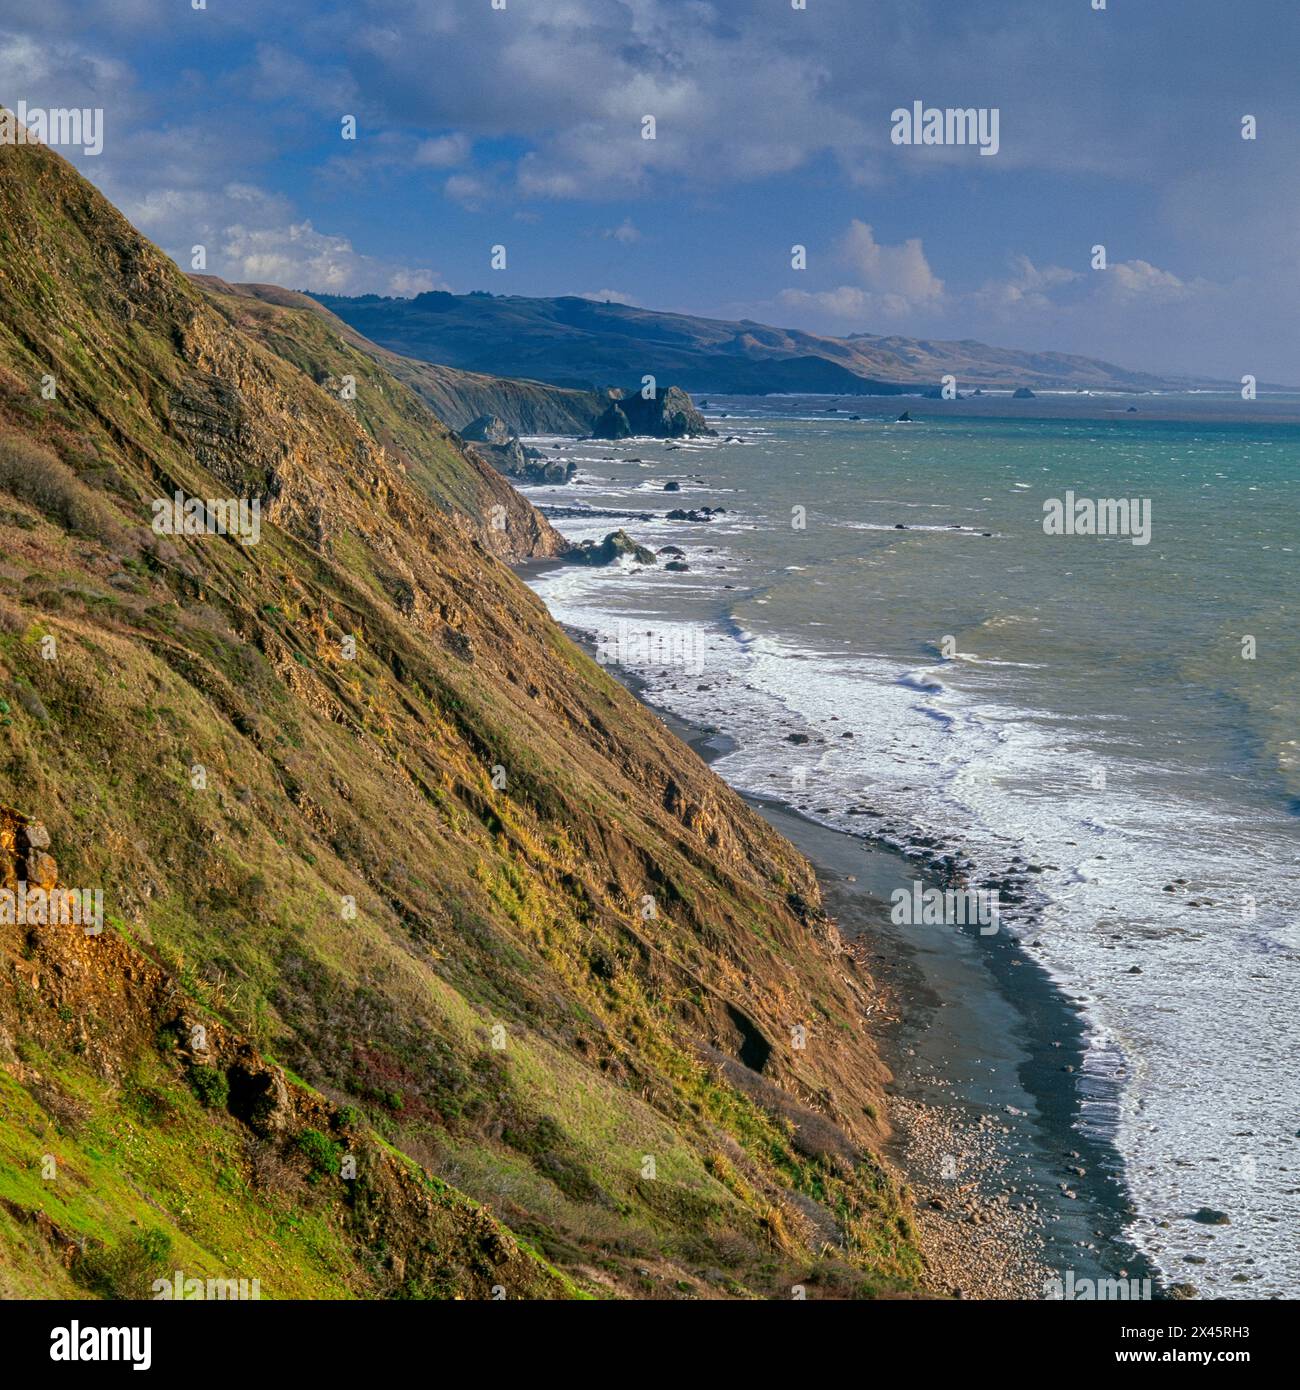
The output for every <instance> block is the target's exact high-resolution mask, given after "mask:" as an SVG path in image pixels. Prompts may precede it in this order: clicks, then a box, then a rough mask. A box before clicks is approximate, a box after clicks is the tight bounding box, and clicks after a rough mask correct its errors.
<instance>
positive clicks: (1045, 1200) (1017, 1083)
mask: <svg viewBox="0 0 1300 1390" xmlns="http://www.w3.org/2000/svg"><path fill="white" fill-rule="evenodd" d="M551 563H554V562H551ZM547 567H549V565H548V566H547ZM523 568H524V573H525V574H527V573H530V572H533V571H534V566H526V567H523ZM567 630H568V631H569V634H570V636H571V637H573V638H574V639H575V640H576V641H578V642H579V643H580V645H582V646H583V647H584V648H585V649H586V650H587V651H588V652H592V651H593V646H592V642H591V638H590V634H587V633H583V632H580V631H576V630H574V629H571V628H570V629H567ZM609 669H610V670H611V674H614V675H616V676H617V677H618V678H619V679H620V680H621V681H622V682H623V683H624V684H625V685H627V686H628V688H629V689H631V690H632V691H633V693H634V694H637V695H638V697H639V698H642V699H644V687H643V685H642V683H641V682H640V681H639V680H638V678H637V677H636V676H635V675H634V674H632V673H630V672H627V671H623V670H619V669H618V668H614V667H611V668H609ZM650 708H652V709H653V710H654V712H655V713H656V715H658V717H659V718H661V719H662V720H663V722H664V723H665V724H666V725H667V727H668V728H669V729H670V730H672V732H674V733H675V734H677V735H678V737H680V738H681V739H682V740H683V741H684V742H686V743H687V744H688V745H689V746H690V747H691V748H693V749H694V750H695V752H697V753H698V754H699V755H700V756H701V757H702V758H703V759H704V760H705V761H706V762H712V761H714V760H715V759H717V758H718V757H721V756H723V755H724V754H725V753H726V752H728V751H730V749H731V748H733V747H734V746H735V744H734V741H733V740H732V739H731V738H730V737H729V736H728V735H727V734H725V733H723V732H720V731H718V730H716V729H711V728H699V727H695V726H693V725H691V724H688V723H687V722H686V721H684V720H681V719H680V718H678V717H677V716H676V715H674V714H672V713H671V712H669V711H665V710H663V709H661V708H658V707H656V706H653V705H651V706H650ZM746 800H748V801H749V802H750V803H751V804H752V805H753V806H754V807H755V809H756V810H758V811H759V813H760V814H762V815H763V816H764V817H765V818H766V819H768V820H769V821H770V822H771V823H772V824H773V825H774V826H775V828H776V829H777V830H779V831H780V832H781V833H782V834H783V835H784V836H785V837H786V839H788V840H790V841H791V842H792V843H793V844H794V845H795V846H796V847H797V848H798V849H800V850H801V851H802V852H803V853H804V854H805V856H806V857H807V858H808V859H809V860H810V861H811V862H812V864H813V866H814V868H815V869H816V871H817V876H818V879H819V881H820V883H821V886H822V891H823V899H824V902H825V906H826V909H827V911H828V912H829V913H830V915H831V917H832V918H833V919H834V921H835V922H836V924H837V926H838V928H839V930H840V932H841V935H842V936H843V937H844V939H845V941H846V943H847V945H848V947H849V949H850V951H851V952H852V953H853V955H854V957H855V958H856V959H857V961H858V963H859V965H860V966H861V967H862V969H863V970H864V972H865V973H866V974H867V975H869V976H870V977H871V979H872V981H873V982H874V984H875V986H876V994H877V998H878V1004H877V1005H876V1007H875V1008H874V1009H873V1011H872V1015H871V1017H870V1018H866V1019H864V1020H863V1023H864V1027H865V1028H867V1029H868V1030H869V1032H870V1035H871V1038H872V1041H873V1042H874V1044H875V1045H876V1047H877V1048H878V1050H879V1051H880V1053H881V1056H882V1058H883V1059H884V1061H885V1062H886V1064H887V1065H888V1067H889V1068H890V1070H891V1072H892V1073H893V1076H894V1080H893V1084H892V1086H891V1087H890V1090H889V1114H888V1119H889V1123H890V1126H891V1128H892V1132H893V1134H892V1138H891V1140H890V1143H889V1146H888V1151H887V1155H886V1157H887V1159H888V1161H889V1162H890V1163H891V1164H892V1165H893V1166H894V1167H895V1169H896V1170H897V1171H898V1172H899V1174H900V1176H901V1177H902V1179H903V1180H904V1181H905V1182H906V1184H907V1185H908V1187H909V1189H910V1191H911V1194H912V1198H913V1202H914V1208H915V1224H916V1229H917V1232H918V1240H919V1243H920V1245H921V1247H922V1249H923V1251H924V1253H925V1257H926V1259H927V1261H928V1263H929V1266H930V1269H931V1271H932V1289H933V1292H934V1294H935V1295H936V1296H941V1297H944V1296H946V1297H951V1298H961V1299H1026V1300H1035V1299H1043V1298H1045V1297H1049V1296H1050V1294H1049V1290H1050V1288H1051V1285H1052V1282H1053V1281H1055V1280H1061V1281H1064V1280H1065V1279H1066V1278H1067V1276H1070V1275H1072V1276H1073V1277H1074V1279H1075V1280H1076V1281H1077V1280H1080V1279H1121V1280H1126V1281H1137V1285H1138V1286H1142V1281H1150V1283H1149V1285H1148V1286H1147V1287H1149V1290H1150V1293H1149V1295H1148V1296H1150V1297H1153V1298H1161V1297H1169V1296H1173V1297H1191V1296H1195V1293H1194V1290H1192V1289H1191V1288H1190V1287H1189V1286H1178V1287H1177V1288H1176V1289H1169V1290H1166V1289H1164V1288H1163V1287H1162V1285H1161V1282H1160V1280H1159V1277H1158V1275H1157V1273H1156V1271H1155V1270H1154V1269H1153V1268H1152V1267H1151V1266H1150V1264H1149V1263H1148V1261H1147V1260H1146V1259H1145V1258H1144V1257H1143V1256H1142V1255H1141V1254H1140V1253H1139V1252H1137V1251H1136V1250H1135V1249H1134V1248H1133V1247H1132V1246H1131V1244H1130V1243H1129V1242H1128V1240H1127V1237H1126V1235H1125V1226H1126V1223H1127V1221H1128V1219H1129V1217H1130V1216H1131V1214H1132V1208H1131V1206H1130V1205H1129V1203H1128V1197H1127V1192H1126V1189H1125V1187H1124V1182H1123V1173H1122V1168H1121V1165H1120V1160H1119V1157H1118V1154H1117V1153H1116V1152H1115V1150H1114V1149H1113V1146H1111V1145H1110V1144H1109V1143H1108V1142H1107V1141H1105V1140H1104V1139H1100V1138H1097V1137H1095V1136H1093V1137H1089V1136H1088V1135H1087V1134H1085V1133H1083V1132H1081V1131H1080V1129H1079V1128H1078V1127H1077V1126H1076V1124H1075V1121H1076V1119H1077V1116H1078V1113H1079V1109H1080V1094H1079V1077H1080V1074H1081V1062H1082V1057H1083V1053H1084V1051H1085V1049H1086V1047H1087V1039H1086V1036H1085V1034H1084V1029H1083V1024H1082V1021H1081V1019H1080V1016H1079V1010H1078V1009H1077V1007H1076V1006H1074V1005H1073V1004H1072V1003H1071V1001H1069V1000H1067V999H1066V998H1064V997H1063V996H1062V995H1061V994H1060V992H1059V990H1058V989H1057V987H1056V985H1055V983H1054V982H1053V981H1052V980H1051V979H1050V977H1048V976H1047V974H1046V972H1045V971H1043V970H1042V969H1041V967H1039V966H1038V964H1037V963H1036V962H1035V961H1034V960H1033V959H1032V958H1031V957H1030V956H1029V954H1028V953H1027V952H1026V950H1025V949H1024V948H1023V947H1022V946H1021V945H1020V943H1019V942H1018V941H1016V940H1015V939H1014V938H1012V937H1010V936H1009V935H1007V934H1006V933H999V934H998V935H997V936H996V937H992V938H989V939H984V938H980V937H979V936H978V935H967V934H965V933H963V932H960V931H957V930H954V929H951V928H949V929H947V930H946V932H944V933H943V934H941V935H936V934H935V933H936V929H934V928H930V929H927V930H928V931H929V932H930V933H931V935H930V936H928V937H921V936H918V935H917V929H916V928H914V927H897V926H894V925H892V924H891V923H890V920H889V911H888V901H889V891H890V886H891V885H897V884H899V883H902V882H906V881H911V880H913V879H915V878H917V877H922V878H923V879H924V880H925V881H926V882H927V883H929V884H933V885H936V886H944V885H948V884H954V883H961V882H964V881H967V875H968V874H969V873H970V871H971V869H972V868H973V865H972V864H971V862H970V861H969V860H968V859H967V858H966V857H965V856H964V855H963V854H962V853H961V852H960V851H955V852H954V851H953V850H952V849H951V847H950V846H947V845H945V844H943V843H942V842H940V841H938V840H937V839H936V840H933V842H932V843H929V844H926V843H924V841H925V840H926V839H927V838H931V837H925V836H917V837H913V838H914V841H915V842H914V843H911V844H910V846H909V848H908V850H907V852H906V853H904V851H902V850H900V849H899V848H897V847H896V846H895V845H893V844H890V843H888V842H886V841H884V840H883V839H880V838H878V836H877V835H876V834H874V833H871V832H868V833H866V834H862V835H857V834H852V833H849V832H845V831H840V830H835V829H832V828H830V827H828V826H824V825H822V824H820V823H819V822H816V821H812V820H810V819H808V818H807V817H806V816H804V815H803V814H801V813H800V812H799V811H798V810H797V809H796V808H794V807H792V806H789V805H788V804H785V803H783V802H780V801H777V800H770V799H768V798H764V797H755V796H746ZM861 813H862V814H863V816H864V821H865V822H866V823H868V824H871V825H872V831H877V830H879V831H881V832H883V833H888V830H889V829H894V830H896V829H898V827H888V829H887V828H886V827H885V826H884V825H883V824H880V823H879V822H880V820H881V819H882V818H877V817H874V816H872V815H871V814H870V813H869V812H868V811H867V810H866V808H861ZM1031 867H1032V866H1028V865H1026V869H1025V872H1024V873H1019V874H1017V875H1016V876H1015V877H1014V879H1013V878H1008V879H1007V880H1005V881H1001V880H1000V881H999V885H998V886H999V891H1000V894H1001V896H1002V897H1003V899H1004V900H1009V901H1010V900H1014V901H1015V902H1017V903H1019V904H1025V903H1026V902H1027V901H1028V900H1029V899H1030V897H1031V894H1032V883H1033V876H1032V873H1031V872H1030V869H1031ZM909 933H911V935H910V937H909V935H908V934H909Z"/></svg>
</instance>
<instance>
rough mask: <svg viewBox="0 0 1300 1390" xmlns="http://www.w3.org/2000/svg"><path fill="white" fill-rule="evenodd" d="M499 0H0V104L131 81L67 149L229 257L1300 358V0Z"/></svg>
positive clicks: (902, 328)
mask: <svg viewBox="0 0 1300 1390" xmlns="http://www.w3.org/2000/svg"><path fill="white" fill-rule="evenodd" d="M495 3H496V4H498V5H499V4H500V3H501V0H495ZM504 4H505V8H504V9H500V8H494V0H276V3H274V4H269V3H266V0H206V7H205V8H204V9H201V10H195V9H193V8H192V4H191V2H190V0H75V2H74V0H43V3H42V4H41V5H39V6H23V7H21V8H20V7H18V6H17V5H15V4H13V3H12V0H0V104H4V105H7V106H9V107H11V108H12V107H13V106H14V105H15V104H16V103H17V102H18V101H19V100H25V101H26V102H27V104H28V106H29V107H40V106H91V107H102V108H103V111H104V122H105V144H104V150H103V153H102V154H100V155H99V156H97V157H91V156H85V155H81V154H79V153H78V152H76V151H72V150H66V151H64V153H66V154H68V156H69V157H70V158H72V159H73V162H74V163H76V164H77V165H78V167H79V168H80V169H81V170H82V171H83V172H84V173H85V174H87V176H88V177H90V178H91V179H92V180H94V182H95V183H96V184H98V185H99V187H101V188H102V189H103V190H104V191H105V192H106V193H107V194H108V195H109V196H110V197H111V198H112V199H113V200H114V201H115V202H116V203H117V204H118V205H119V206H120V207H121V208H122V209H123V211H124V212H126V214H127V215H128V216H129V217H130V218H131V219H132V220H133V221H134V222H135V223H136V224H137V225H139V226H140V227H141V228H142V229H143V230H144V231H145V232H146V233H147V234H148V235H149V236H151V237H152V238H153V239H154V240H155V241H157V242H158V243H159V244H160V245H161V246H162V247H163V248H164V249H165V250H167V251H168V252H169V253H171V254H172V255H174V256H176V257H177V259H178V260H180V261H181V263H182V264H183V265H188V263H189V248H190V247H191V246H193V245H195V244H202V245H204V246H205V247H206V248H207V256H208V263H207V268H208V270H209V271H210V272H212V273H214V274H218V275H221V276H224V277H225V278H228V279H233V280H266V281H273V282H276V283H280V284H285V285H288V286H290V287H291V288H296V289H308V290H312V289H315V290H329V291H332V292H335V293H361V292H368V291H375V292H379V293H397V294H410V293H415V292H418V291H419V290H422V289H428V288H448V289H452V290H455V291H458V292H460V291H466V290H471V289H486V290H491V291H493V292H495V293H515V294H533V295H553V294H599V295H602V296H609V297H616V298H620V299H625V300H627V301H628V302H632V303H637V304H642V305H645V306H646V307H650V308H662V309H677V310H683V311H687V312H691V313H700V314H708V315H715V316H717V317H723V318H740V317H750V318H755V319H759V320H762V321H766V322H771V323H777V324H780V325H782V326H794V327H801V328H807V329H811V330H814V331H819V332H828V333H833V334H837V335H847V334H849V333H853V332H874V333H886V334H889V333H900V334H909V335H915V336H928V337H953V338H957V337H977V338H982V339H984V340H986V341H989V342H993V343H997V344H1002V345H1006V346H1015V347H1026V348H1035V349H1048V348H1050V349H1057V350H1061V351H1069V352H1081V353H1087V354H1091V355H1096V356H1104V357H1108V358H1111V359H1113V360H1116V361H1118V362H1121V363H1123V364H1124V365H1128V366H1133V367H1139V368H1145V369H1150V370H1157V371H1160V370H1164V371H1188V372H1198V373H1208V374H1213V375H1216V376H1221V377H1226V378H1230V379H1233V380H1237V379H1239V378H1240V377H1241V376H1242V375H1244V374H1246V373H1250V374H1254V375H1257V376H1259V377H1260V378H1261V379H1266V380H1274V381H1284V382H1289V383H1300V367H1298V366H1297V361H1298V360H1300V354H1298V352H1297V349H1298V348H1300V328H1298V327H1297V325H1298V324H1300V178H1297V172H1298V170H1297V162H1298V156H1300V83H1297V82H1296V69H1295V55H1296V53H1297V52H1300V47H1298V41H1300V7H1297V6H1296V5H1294V4H1292V3H1290V2H1289V0H1231V3H1230V2H1229V0H1106V8H1105V9H1104V10H1095V9H1094V8H1093V4H1094V0H983V2H982V3H981V0H970V2H969V3H965V4H958V3H955V0H806V7H805V8H803V9H796V8H795V3H794V2H793V0H716V2H715V3H704V2H703V0H504ZM918 100H919V101H922V102H924V103H925V104H926V105H927V106H935V107H949V106H955V107H972V106H973V107H989V108H996V109H997V111H998V113H999V122H1000V147H999V149H998V152H997V154H996V155H994V156H991V157H986V156H982V155H980V153H979V151H978V150H977V149H975V148H971V147H969V146H967V147H950V146H933V147H921V146H907V145H903V146H900V145H894V144H892V143H891V141H890V130H891V120H890V116H891V112H892V111H893V110H894V109H896V108H898V107H910V105H911V104H912V102H913V101H918ZM345 115H352V116H355V118H356V121H357V139H356V140H354V141H345V140H344V139H343V138H342V135H341V130H342V119H343V117H344V116H345ZM646 115H653V116H654V117H655V121H656V139H655V140H653V141H647V140H644V139H643V138H642V120H643V117H644V116H646ZM1246 115H1253V116H1254V117H1255V118H1256V120H1257V122H1258V136H1257V138H1256V139H1255V140H1253V141H1248V140H1243V139H1242V138H1241V128H1242V125H1241V123H1242V118H1243V116H1246ZM795 243H799V244H803V245H805V246H807V248H808V267H807V269H806V270H802V271H795V270H792V269H791V265H790V248H791V246H792V245H794V244H795ZM496 244H503V245H505V247H506V248H507V261H508V264H507V268H506V269H505V270H497V271H494V270H492V269H491V268H490V255H491V248H492V247H493V246H494V245H496ZM1097 244H1102V245H1104V246H1105V247H1106V251H1107V269H1106V270H1104V271H1098V270H1094V269H1092V267H1091V265H1090V258H1091V249H1092V247H1093V246H1094V245H1097Z"/></svg>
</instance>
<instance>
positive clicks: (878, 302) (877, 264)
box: [779, 218, 944, 323]
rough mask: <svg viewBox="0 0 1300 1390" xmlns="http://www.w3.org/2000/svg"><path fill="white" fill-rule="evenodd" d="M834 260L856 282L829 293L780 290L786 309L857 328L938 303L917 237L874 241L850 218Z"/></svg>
mask: <svg viewBox="0 0 1300 1390" xmlns="http://www.w3.org/2000/svg"><path fill="white" fill-rule="evenodd" d="M835 256H836V260H837V261H838V262H839V263H840V264H841V265H843V266H845V267H847V268H848V269H850V270H852V271H853V272H854V274H855V275H856V277H857V279H858V281H859V283H858V284H856V285H838V286H836V287H835V288H834V289H829V290H796V289H787V290H783V291H782V293H781V295H780V296H779V299H780V303H781V304H782V305H783V306H784V307H785V308H786V309H794V310H796V311H807V312H810V313H813V314H815V315H818V316H821V317H825V318H829V319H842V320H846V321H850V320H851V321H854V322H857V323H863V322H866V321H868V320H870V319H876V318H886V319H893V320H897V319H902V318H906V317H909V316H915V315H916V314H918V313H933V312H935V311H936V310H938V309H939V308H940V307H941V306H942V304H943V300H944V284H943V281H942V280H941V279H939V277H938V276H937V275H936V274H935V273H934V271H933V270H932V269H931V268H930V262H929V261H928V260H927V259H926V255H925V250H924V248H923V247H922V245H921V239H920V238H919V237H909V238H908V239H907V240H906V241H902V242H899V243H898V244H897V245H888V244H886V243H882V242H879V241H877V240H876V234H875V231H874V230H873V229H872V227H871V226H870V224H869V223H866V222H863V221H861V220H860V219H858V218H854V219H853V221H852V222H851V223H850V225H849V229H848V231H847V232H846V233H845V234H844V236H843V237H842V238H841V239H840V242H839V244H838V246H837V248H836V253H835Z"/></svg>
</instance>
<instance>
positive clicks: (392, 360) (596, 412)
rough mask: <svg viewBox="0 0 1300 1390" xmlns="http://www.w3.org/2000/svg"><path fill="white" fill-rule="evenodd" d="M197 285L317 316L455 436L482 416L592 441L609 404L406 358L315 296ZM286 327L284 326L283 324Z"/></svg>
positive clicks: (521, 430) (203, 278)
mask: <svg viewBox="0 0 1300 1390" xmlns="http://www.w3.org/2000/svg"><path fill="white" fill-rule="evenodd" d="M193 279H194V280H195V281H196V282H197V283H198V284H201V285H202V286H203V287H204V288H205V289H206V290H209V291H211V292H212V293H214V294H216V295H218V296H221V297H227V298H239V299H244V300H256V301H260V302H261V303H264V304H270V305H276V306H279V307H280V308H284V309H292V310H296V311H299V312H300V313H302V314H311V315H312V316H314V317H315V318H316V319H318V320H320V322H321V323H322V324H323V325H325V327H326V329H327V331H328V333H329V335H330V337H331V339H338V340H341V341H342V342H344V343H347V344H348V345H349V346H351V347H354V348H356V349H357V350H358V351H359V352H362V353H365V354H366V355H367V356H369V357H372V358H373V359H374V360H375V361H376V362H377V363H378V364H379V366H380V367H381V368H382V369H383V370H384V371H385V372H386V373H388V375H389V376H391V377H394V378H396V380H398V381H400V382H402V383H403V384H404V385H406V386H409V387H410V388H411V390H412V391H414V392H415V393H416V394H417V395H418V396H419V397H420V398H421V399H422V400H423V401H424V402H425V404H426V405H428V406H429V408H430V409H431V410H432V411H433V412H434V414H435V415H436V416H437V417H438V419H439V420H441V421H443V422H444V423H445V424H446V425H448V426H450V428H451V429H453V430H462V429H464V428H465V426H466V425H468V424H470V423H471V422H472V421H474V420H477V419H479V418H480V417H481V416H484V415H496V416H499V417H500V418H501V419H502V420H504V421H505V422H506V424H507V425H508V426H509V427H510V429H511V430H512V431H513V433H515V434H562V435H587V434H590V433H591V431H592V428H593V426H594V425H595V423H596V421H597V420H598V419H599V418H600V416H601V414H602V413H603V411H604V410H605V408H606V407H607V406H608V404H609V401H608V398H607V397H606V396H605V395H603V394H600V393H597V392H595V391H578V390H574V389H573V388H571V387H564V386H550V385H547V384H546V383H545V382H541V381H523V380H516V379H514V378H511V377H501V376H490V375H488V374H487V373H485V372H465V371H460V370H459V369H458V368H456V367H446V366H442V365H441V364H439V363H436V362H423V361H419V360H418V359H416V358H413V357H403V356H401V355H400V354H399V353H396V352H390V351H389V350H388V349H387V348H384V347H380V346H379V344H377V343H373V342H371V341H370V339H369V338H366V337H364V336H363V335H362V334H360V333H358V332H357V331H356V329H354V328H352V327H351V326H350V325H348V324H346V323H344V322H343V320H342V319H341V318H339V317H338V316H337V315H336V314H334V313H331V311H330V310H329V309H327V308H326V307H325V306H324V305H323V304H321V303H319V302H318V301H317V300H315V299H313V298H312V297H311V296H310V295H306V294H300V293H298V292H297V291H294V290H285V289H281V288H280V286H278V285H231V284H227V283H226V282H225V281H223V280H218V279H216V278H215V277H212V276H207V275H196V276H194V277H193ZM262 321H263V322H274V320H266V319H263V320H262ZM286 322H287V320H284V319H281V320H280V323H281V324H284V323H286ZM294 360H296V359H294Z"/></svg>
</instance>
